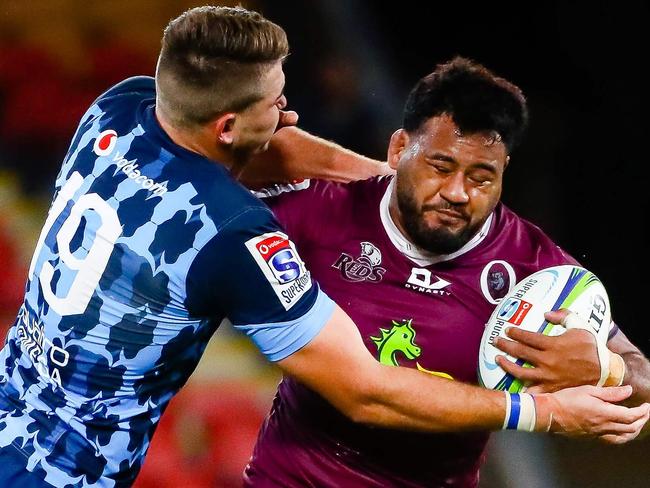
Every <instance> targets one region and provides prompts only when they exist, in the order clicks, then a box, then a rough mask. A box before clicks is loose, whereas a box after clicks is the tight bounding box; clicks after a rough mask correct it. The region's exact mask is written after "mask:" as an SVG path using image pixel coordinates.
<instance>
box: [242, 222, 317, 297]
mask: <svg viewBox="0 0 650 488" xmlns="http://www.w3.org/2000/svg"><path fill="white" fill-rule="evenodd" d="M246 247H247V248H248V251H249V252H250V253H251V255H252V256H253V259H255V262H256V263H257V265H258V266H259V267H260V269H261V270H262V273H264V276H265V277H266V279H267V280H268V282H269V283H270V284H271V287H272V288H273V291H274V292H275V294H276V295H277V296H278V298H279V299H280V303H282V306H283V307H284V308H285V310H289V309H290V308H291V307H293V306H294V305H295V304H296V303H297V302H298V300H299V299H300V297H301V296H302V295H303V294H304V293H305V292H307V291H308V290H309V289H310V288H311V275H310V273H309V271H308V270H307V268H305V263H303V262H302V260H301V259H300V256H298V252H297V251H296V248H295V246H294V245H293V242H291V241H290V240H289V238H288V236H287V235H286V234H283V233H282V232H268V233H266V234H262V235H261V236H257V237H254V238H252V239H249V240H248V241H246Z"/></svg>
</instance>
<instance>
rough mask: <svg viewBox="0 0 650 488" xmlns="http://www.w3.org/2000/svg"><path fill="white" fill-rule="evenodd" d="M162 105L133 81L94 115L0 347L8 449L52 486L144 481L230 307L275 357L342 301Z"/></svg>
mask: <svg viewBox="0 0 650 488" xmlns="http://www.w3.org/2000/svg"><path fill="white" fill-rule="evenodd" d="M154 103H155V85H154V80H153V79H152V78H148V77H136V78H130V79H128V80H126V81H124V82H122V83H120V84H118V85H116V86H115V87H113V88H111V89H110V90H108V91H107V92H106V93H104V94H103V95H102V96H101V97H100V98H99V99H98V100H97V101H96V102H95V103H94V104H93V105H92V106H91V107H90V108H89V109H88V111H87V112H86V114H85V115H84V116H83V118H82V120H81V123H80V125H79V128H78V130H77V132H76V134H75V136H74V138H73V141H72V144H71V147H70V150H69V152H68V154H67V156H66V159H65V161H64V163H63V166H62V169H61V172H60V173H59V175H58V178H57V181H56V193H55V195H54V199H53V203H52V206H51V208H50V211H49V214H48V217H47V220H46V222H45V225H44V228H43V231H42V234H41V236H40V239H39V241H38V243H37V247H36V251H35V253H34V257H33V259H32V263H31V266H30V269H29V276H28V281H27V285H26V291H25V301H24V304H23V305H22V307H21V309H20V311H19V314H18V317H17V320H16V322H15V324H14V325H13V327H12V328H11V329H10V331H9V333H8V336H7V341H6V345H5V347H4V349H2V351H1V353H0V364H1V367H0V452H1V451H2V450H3V449H15V450H18V451H19V452H20V453H22V455H23V457H24V459H25V469H26V471H29V472H31V473H32V476H34V477H38V478H39V479H43V480H45V481H46V482H47V483H49V484H51V485H54V486H57V487H63V486H91V485H92V486H102V487H104V486H105V487H113V486H116V487H118V486H130V485H131V484H132V483H133V481H134V479H135V477H136V475H137V473H138V471H139V469H140V466H141V465H142V462H143V458H144V455H145V453H146V451H147V448H148V446H149V443H150V441H151V437H152V435H153V433H154V430H155V428H156V424H157V423H158V420H159V419H160V416H161V415H162V413H163V411H164V409H165V407H166V405H167V404H168V402H169V400H170V399H171V398H172V396H173V395H174V394H175V393H176V392H177V391H178V389H179V388H180V387H181V386H182V385H183V384H184V383H185V382H186V380H187V379H188V377H189V376H190V374H191V373H192V371H193V370H194V368H195V367H196V364H197V362H198V361H199V358H200V357H201V354H202V353H203V351H204V349H205V346H206V343H207V342H208V340H209V338H210V337H211V336H212V334H213V332H214V331H215V330H216V328H217V326H218V325H219V323H220V322H221V321H222V320H223V319H224V318H227V319H229V320H230V321H231V322H232V323H233V325H234V326H235V327H236V328H238V329H241V330H243V331H244V332H245V333H246V334H248V335H249V336H250V337H251V339H252V340H253V341H254V343H255V344H256V345H257V346H258V347H259V348H260V350H261V351H262V352H263V353H264V354H265V355H266V356H267V357H268V358H269V359H270V360H272V361H277V360H280V359H282V358H285V357H287V356H288V355H290V354H292V353H293V352H295V351H297V350H298V349H300V348H301V347H303V346H304V345H305V344H307V343H308V342H309V341H310V340H311V339H312V338H313V337H315V336H316V334H317V333H318V332H319V330H320V329H321V328H322V326H323V325H324V324H325V322H326V321H327V320H328V319H329V317H330V316H331V313H332V310H333V307H334V304H333V302H332V301H331V300H330V299H329V298H328V297H327V296H326V295H325V294H324V293H323V292H321V291H320V290H319V288H318V285H317V284H316V283H315V282H313V281H312V279H311V276H310V273H309V271H308V270H307V269H306V268H305V265H304V263H303V262H302V260H301V259H300V257H299V255H298V253H297V251H296V249H295V246H294V244H293V243H292V242H291V241H290V240H289V239H288V237H287V236H286V235H285V234H284V233H283V232H282V228H281V227H280V225H279V224H278V223H277V221H276V220H275V218H274V216H273V214H272V213H271V212H270V210H269V209H268V208H267V207H266V206H265V205H264V204H263V203H262V202H260V200H258V199H257V198H255V197H254V196H253V195H251V194H250V192H248V191H247V190H246V189H245V188H243V187H242V186H241V185H239V184H238V183H237V182H236V181H235V180H233V179H232V178H231V176H230V174H229V173H228V171H227V170H226V169H225V168H224V167H223V166H222V165H220V164H217V163H214V162H212V161H210V160H208V159H206V158H204V157H202V156H200V155H198V154H196V153H193V152H191V151H188V150H186V149H184V148H182V147H180V146H178V145H176V144H174V143H173V142H172V141H171V139H170V138H169V137H168V136H167V134H166V133H165V132H164V131H163V130H162V129H161V127H160V126H159V124H158V122H157V120H156V117H155V105H154ZM215 394H218V392H215Z"/></svg>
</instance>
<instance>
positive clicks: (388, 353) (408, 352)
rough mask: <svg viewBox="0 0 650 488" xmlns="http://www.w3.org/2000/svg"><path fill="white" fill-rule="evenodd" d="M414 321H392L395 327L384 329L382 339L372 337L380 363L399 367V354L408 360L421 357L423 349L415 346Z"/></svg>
mask: <svg viewBox="0 0 650 488" xmlns="http://www.w3.org/2000/svg"><path fill="white" fill-rule="evenodd" d="M412 320H413V319H409V320H403V321H402V323H399V322H396V321H395V320H393V321H392V323H393V327H392V328H391V329H390V330H388V329H382V328H380V329H379V330H380V331H381V337H372V336H371V337H370V339H372V342H374V343H375V345H376V346H377V354H378V356H379V362H380V363H382V364H386V365H388V366H399V363H398V362H397V357H396V356H397V353H398V352H401V353H402V354H404V356H406V358H407V359H415V358H417V357H419V356H420V353H421V352H422V351H421V349H420V348H419V347H418V345H417V344H415V330H413V326H412V325H411V322H412Z"/></svg>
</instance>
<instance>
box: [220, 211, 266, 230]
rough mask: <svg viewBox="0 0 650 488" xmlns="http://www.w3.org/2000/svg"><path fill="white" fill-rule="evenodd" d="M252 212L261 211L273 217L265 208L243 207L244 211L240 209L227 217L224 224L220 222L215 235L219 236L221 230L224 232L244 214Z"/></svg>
mask: <svg viewBox="0 0 650 488" xmlns="http://www.w3.org/2000/svg"><path fill="white" fill-rule="evenodd" d="M254 210H261V211H262V212H265V213H268V214H271V216H272V217H273V212H271V210H270V209H268V208H266V207H258V206H255V207H254V206H248V207H245V208H244V209H242V210H241V211H240V212H239V213H236V214H235V215H233V216H232V217H229V218H228V219H226V220H225V221H224V222H222V223H221V225H219V226H218V227H217V234H216V235H219V234H220V233H221V231H222V230H224V229H225V228H226V227H228V226H229V225H230V224H232V223H233V222H234V221H235V220H237V219H238V218H240V217H241V216H243V215H244V214H247V213H248V212H252V211H254Z"/></svg>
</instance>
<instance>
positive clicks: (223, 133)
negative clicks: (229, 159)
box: [212, 112, 237, 146]
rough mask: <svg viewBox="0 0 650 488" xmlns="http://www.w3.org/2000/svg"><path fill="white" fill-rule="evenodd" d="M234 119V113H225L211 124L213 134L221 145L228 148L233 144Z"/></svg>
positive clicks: (235, 116)
mask: <svg viewBox="0 0 650 488" xmlns="http://www.w3.org/2000/svg"><path fill="white" fill-rule="evenodd" d="M236 118H237V115H236V114H235V113H234V112H227V113H225V114H223V115H220V116H219V118H218V119H215V120H214V122H212V129H213V134H214V135H215V138H216V140H217V141H219V142H220V143H221V144H224V145H227V146H229V145H231V144H232V143H233V142H234V140H235V130H234V127H235V119H236Z"/></svg>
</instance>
